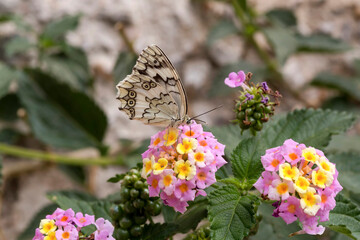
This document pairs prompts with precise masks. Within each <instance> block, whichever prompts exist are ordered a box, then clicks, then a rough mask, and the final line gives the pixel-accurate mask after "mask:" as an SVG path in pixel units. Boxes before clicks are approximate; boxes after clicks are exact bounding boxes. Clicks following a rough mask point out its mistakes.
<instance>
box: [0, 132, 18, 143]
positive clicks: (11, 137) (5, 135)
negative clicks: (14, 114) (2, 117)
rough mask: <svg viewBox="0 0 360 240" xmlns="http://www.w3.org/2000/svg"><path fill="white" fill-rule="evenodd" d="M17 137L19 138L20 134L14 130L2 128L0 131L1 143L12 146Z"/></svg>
mask: <svg viewBox="0 0 360 240" xmlns="http://www.w3.org/2000/svg"><path fill="white" fill-rule="evenodd" d="M19 137H20V133H19V132H17V131H16V130H14V129H11V128H4V129H1V130H0V142H1V143H6V144H14V143H15V142H16V141H17V140H18V138H19Z"/></svg>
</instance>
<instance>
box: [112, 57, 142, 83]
mask: <svg viewBox="0 0 360 240" xmlns="http://www.w3.org/2000/svg"><path fill="white" fill-rule="evenodd" d="M136 59H137V56H135V55H134V54H132V53H130V52H121V53H120V54H119V56H118V58H117V60H116V63H115V66H114V69H113V76H114V84H115V85H116V84H117V83H118V82H120V81H121V80H123V79H124V78H125V77H126V75H129V74H130V73H131V71H132V68H133V67H134V65H135V63H136Z"/></svg>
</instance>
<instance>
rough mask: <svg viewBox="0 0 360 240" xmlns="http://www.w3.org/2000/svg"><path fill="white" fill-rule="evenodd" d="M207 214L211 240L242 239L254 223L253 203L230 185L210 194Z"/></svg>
mask: <svg viewBox="0 0 360 240" xmlns="http://www.w3.org/2000/svg"><path fill="white" fill-rule="evenodd" d="M208 212H209V220H210V224H211V225H210V229H211V238H212V239H217V240H220V239H228V240H231V239H243V238H244V237H245V236H247V235H248V234H249V232H250V229H251V228H252V227H253V226H254V224H255V222H256V220H255V216H254V215H255V210H254V201H253V200H252V199H251V198H250V196H241V195H240V192H239V190H238V189H237V188H236V187H234V186H231V185H229V186H223V187H221V188H219V189H216V190H214V191H212V192H211V193H210V195H209V208H208Z"/></svg>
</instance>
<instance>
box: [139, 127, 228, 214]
mask: <svg viewBox="0 0 360 240" xmlns="http://www.w3.org/2000/svg"><path fill="white" fill-rule="evenodd" d="M224 148H225V145H223V144H221V143H219V142H218V141H217V140H216V139H215V137H214V135H213V134H212V133H210V132H204V131H203V128H202V126H201V125H200V124H197V123H195V121H192V122H191V123H190V124H184V125H180V126H179V127H178V128H171V127H169V128H167V129H165V130H164V131H161V132H159V133H157V134H155V135H154V136H152V138H151V144H150V146H149V148H148V150H147V151H146V152H144V153H143V154H142V158H143V169H142V173H141V175H142V177H143V178H147V183H148V184H149V195H150V197H155V196H160V197H161V199H162V200H163V202H164V204H166V205H168V206H171V207H173V208H174V209H175V210H176V211H178V212H181V213H184V212H185V211H186V207H187V206H188V203H187V202H188V201H193V200H194V199H195V197H196V196H198V195H203V196H206V193H205V191H204V189H205V188H206V187H208V186H210V185H211V184H213V183H215V182H216V179H215V172H216V171H217V170H218V169H219V168H220V167H221V166H223V165H224V164H225V163H226V161H225V160H224V158H223V157H222V156H223V155H224Z"/></svg>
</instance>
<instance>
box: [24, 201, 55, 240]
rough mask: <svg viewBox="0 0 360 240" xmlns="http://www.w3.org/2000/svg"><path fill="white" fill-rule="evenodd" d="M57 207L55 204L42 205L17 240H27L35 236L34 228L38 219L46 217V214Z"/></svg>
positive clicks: (37, 225)
mask: <svg viewBox="0 0 360 240" xmlns="http://www.w3.org/2000/svg"><path fill="white" fill-rule="evenodd" d="M56 208H57V205H56V204H49V205H46V206H45V207H43V208H42V209H41V210H40V211H39V212H38V213H36V215H35V216H34V217H33V218H32V220H31V221H30V222H29V224H28V225H27V227H26V228H25V230H24V231H23V232H22V233H21V234H20V236H19V237H18V238H17V240H29V239H32V238H33V237H34V236H35V229H36V228H38V227H39V224H40V221H41V220H42V219H44V218H46V215H50V214H52V213H53V212H54V211H55V210H56Z"/></svg>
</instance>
